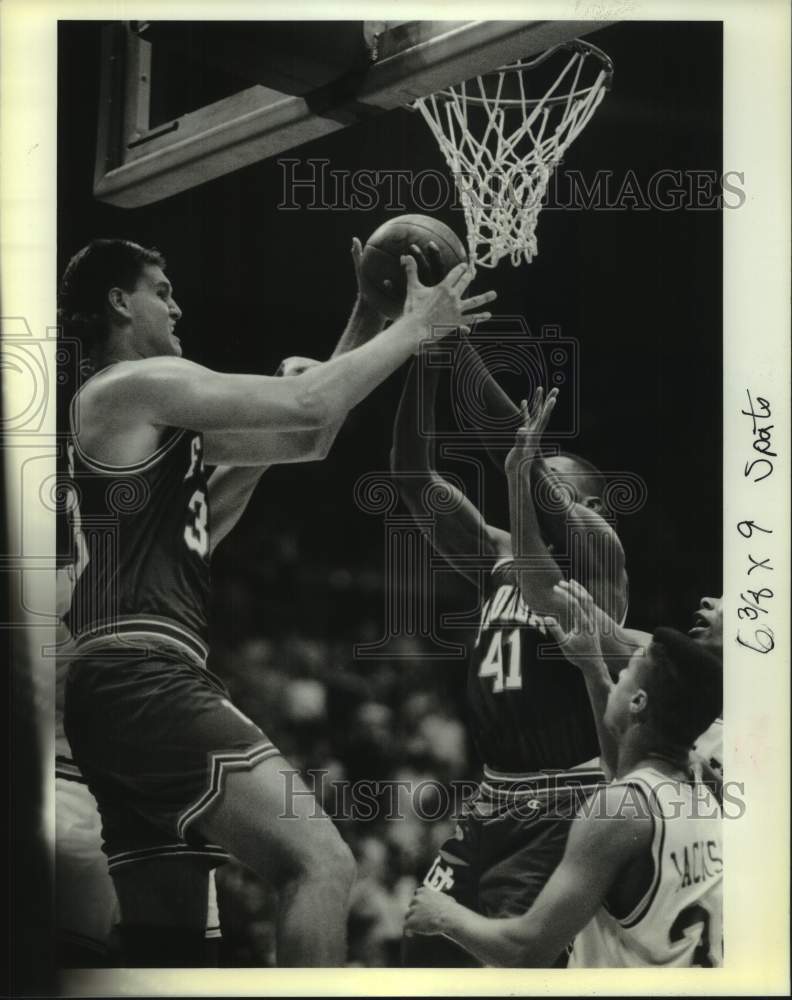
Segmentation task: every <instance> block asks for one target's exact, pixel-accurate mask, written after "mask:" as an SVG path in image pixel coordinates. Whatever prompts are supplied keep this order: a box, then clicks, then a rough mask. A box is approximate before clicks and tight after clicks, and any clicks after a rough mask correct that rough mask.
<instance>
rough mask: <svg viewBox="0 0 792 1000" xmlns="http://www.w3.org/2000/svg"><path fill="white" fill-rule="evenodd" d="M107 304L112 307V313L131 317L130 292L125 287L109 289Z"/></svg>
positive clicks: (126, 317)
mask: <svg viewBox="0 0 792 1000" xmlns="http://www.w3.org/2000/svg"><path fill="white" fill-rule="evenodd" d="M107 305H108V306H109V308H110V313H111V315H114V316H120V317H123V318H124V319H129V318H130V316H131V313H130V311H129V292H125V291H124V289H123V288H111V289H110V290H109V291H108V293H107Z"/></svg>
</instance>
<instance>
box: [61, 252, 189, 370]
mask: <svg viewBox="0 0 792 1000" xmlns="http://www.w3.org/2000/svg"><path fill="white" fill-rule="evenodd" d="M164 269H165V259H164V258H163V256H162V255H161V254H160V253H159V251H157V250H152V249H147V248H146V247H142V246H139V245H138V244H137V243H133V242H131V240H121V239H100V240H93V241H92V242H91V243H89V244H88V245H87V246H85V247H83V248H82V250H80V251H78V252H77V253H76V254H75V255H74V256H73V257H72V259H71V260H70V261H69V264H68V266H67V268H66V271H65V272H64V275H63V279H62V281H61V287H60V294H59V301H58V320H59V323H60V324H61V326H62V327H63V330H64V332H65V334H66V335H67V336H70V337H76V338H77V339H78V340H79V341H80V342H81V344H82V347H83V351H84V353H85V354H87V355H91V354H96V353H97V352H101V351H102V350H103V349H104V348H106V347H107V346H108V345H109V343H110V341H111V340H112V341H113V347H114V348H117V347H121V348H122V349H123V351H124V352H125V353H126V354H128V356H130V357H153V356H155V355H162V354H171V355H173V354H175V355H179V354H181V342H180V341H179V338H178V337H175V336H174V335H173V328H174V326H175V324H176V322H177V320H178V319H179V317H180V316H181V310H180V309H179V307H178V306H177V305H176V303H175V302H174V300H173V292H172V289H171V286H170V282H169V281H168V279H167V278H166V276H165V273H164Z"/></svg>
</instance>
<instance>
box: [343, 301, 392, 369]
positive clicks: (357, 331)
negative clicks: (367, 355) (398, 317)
mask: <svg viewBox="0 0 792 1000" xmlns="http://www.w3.org/2000/svg"><path fill="white" fill-rule="evenodd" d="M384 326H385V319H384V318H383V317H382V316H381V315H380V313H378V312H377V310H376V309H374V308H373V307H372V306H370V305H369V304H368V303H367V302H366V300H365V299H363V298H361V297H360V296H359V295H358V297H357V299H356V300H355V304H354V306H353V307H352V312H351V313H350V315H349V319H348V320H347V325H346V327H345V328H344V332H343V333H342V334H341V337H340V339H339V341H338V343H337V344H336V346H335V350H334V351H333V353H332V355H331V357H333V358H336V357H339V355H341V354H346V353H347V352H348V351H352V350H354V349H355V348H356V347H360V345H361V344H366V343H368V341H369V340H371V338H372V337H376V335H377V334H378V333H381V332H382V329H383V327H384Z"/></svg>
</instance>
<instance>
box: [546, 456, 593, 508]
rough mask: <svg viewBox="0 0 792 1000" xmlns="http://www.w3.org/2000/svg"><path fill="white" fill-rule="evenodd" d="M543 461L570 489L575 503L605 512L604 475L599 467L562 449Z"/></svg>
mask: <svg viewBox="0 0 792 1000" xmlns="http://www.w3.org/2000/svg"><path fill="white" fill-rule="evenodd" d="M545 461H546V462H547V465H548V467H549V468H550V469H552V471H553V472H554V473H555V474H556V477H557V478H558V479H559V480H560V481H561V483H563V485H564V486H566V488H567V489H568V490H569V491H570V496H571V497H572V498H573V499H574V500H575V502H576V503H579V504H582V505H583V506H584V507H588V508H589V509H590V510H594V511H596V512H597V513H598V514H607V513H608V510H607V508H606V506H605V501H604V499H603V498H604V496H605V486H606V482H605V477H604V476H603V474H602V473H601V472H600V471H599V469H598V468H597V467H596V466H595V465H592V464H591V462H587V461H586V459H585V458H581V457H580V456H579V455H573V454H572V453H571V452H568V451H562V452H561V453H560V454H559V455H553V456H552V457H549V458H546V459H545Z"/></svg>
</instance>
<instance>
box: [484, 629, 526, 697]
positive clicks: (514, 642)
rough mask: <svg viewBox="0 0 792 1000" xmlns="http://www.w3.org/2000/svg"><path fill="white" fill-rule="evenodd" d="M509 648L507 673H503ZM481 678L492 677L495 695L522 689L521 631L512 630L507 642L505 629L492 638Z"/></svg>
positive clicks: (499, 630)
mask: <svg viewBox="0 0 792 1000" xmlns="http://www.w3.org/2000/svg"><path fill="white" fill-rule="evenodd" d="M504 646H507V647H508V650H507V651H506V657H505V658H506V659H508V664H507V669H506V673H505V674H504V672H503V662H504V649H503V647H504ZM478 675H479V677H492V678H493V680H492V690H493V692H494V693H495V694H500V692H501V691H514V690H517V689H519V688H521V687H522V670H521V666H520V630H519V629H518V628H515V629H512V631H511V632H509V634H508V636H507V637H506V640H505V641H504V639H503V629H500V628H499V629H498V631H497V632H495V633H494V634H493V636H492V641H491V642H490V645H489V649H488V650H487V655H486V656H485V657H484V659H483V660H482V661H481V666H480V667H479V672H478Z"/></svg>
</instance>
